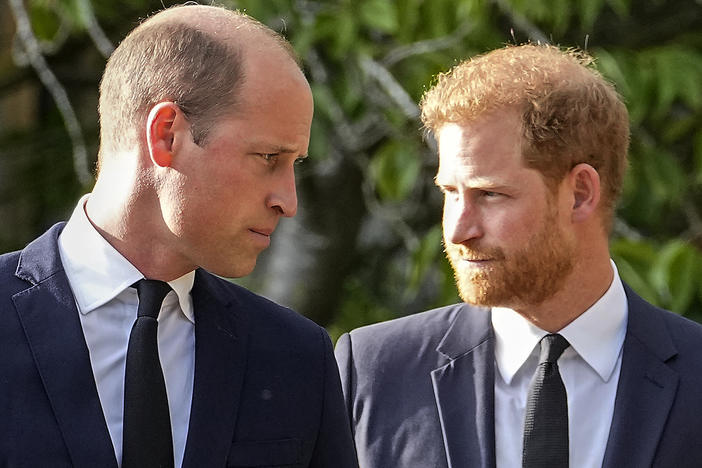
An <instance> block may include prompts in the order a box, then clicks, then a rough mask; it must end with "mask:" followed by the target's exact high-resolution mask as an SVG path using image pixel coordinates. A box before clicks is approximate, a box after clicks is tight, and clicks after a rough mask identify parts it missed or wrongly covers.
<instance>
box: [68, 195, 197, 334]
mask: <svg viewBox="0 0 702 468" xmlns="http://www.w3.org/2000/svg"><path fill="white" fill-rule="evenodd" d="M88 197H89V195H84V196H83V197H82V198H81V199H80V201H79V202H78V205H77V206H76V208H75V210H73V214H72V215H71V218H70V219H69V220H68V223H66V226H65V227H64V229H63V231H62V232H61V234H60V235H59V238H58V246H59V254H60V256H61V263H63V267H64V270H65V271H66V276H67V277H68V282H69V284H70V285H71V289H72V290H73V296H74V297H75V299H76V303H77V304H78V310H79V311H80V313H81V314H84V315H85V314H88V313H90V312H92V311H93V310H95V309H97V308H98V307H100V306H102V305H104V304H106V303H107V302H109V301H111V300H112V299H114V298H115V297H116V296H117V295H118V294H120V293H121V292H122V291H124V290H125V289H127V288H129V287H130V286H131V285H132V284H134V283H135V282H137V281H139V280H140V279H142V278H144V275H142V274H141V272H140V271H139V270H137V268H136V267H135V266H134V265H132V264H131V263H129V261H128V260H127V259H126V258H124V257H123V256H122V255H121V254H120V253H119V252H118V251H117V250H116V249H115V248H114V247H112V246H111V245H110V243H109V242H107V241H106V240H105V238H103V237H102V236H101V235H100V233H99V232H97V230H96V229H95V228H94V227H93V225H92V224H91V223H90V221H89V220H88V216H87V215H86V213H85V203H86V201H87V200H88ZM194 281H195V272H194V271H191V272H189V273H186V274H185V275H183V276H181V277H180V278H176V279H174V280H172V281H169V282H168V284H169V285H170V286H171V288H173V290H174V291H175V294H176V295H177V297H178V302H179V304H180V308H181V310H182V311H183V313H184V314H185V316H186V317H187V318H188V320H190V321H191V322H192V323H195V318H194V314H193V306H192V298H191V296H190V290H191V289H192V287H193V283H194Z"/></svg>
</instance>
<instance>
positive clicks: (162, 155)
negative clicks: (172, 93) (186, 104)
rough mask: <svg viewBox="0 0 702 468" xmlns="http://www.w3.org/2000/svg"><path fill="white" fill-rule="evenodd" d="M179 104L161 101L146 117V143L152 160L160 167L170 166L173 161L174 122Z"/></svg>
mask: <svg viewBox="0 0 702 468" xmlns="http://www.w3.org/2000/svg"><path fill="white" fill-rule="evenodd" d="M177 115H178V106H176V104H175V103H173V102H167V101H166V102H159V103H158V104H156V105H155V106H154V107H152V108H151V111H150V112H149V116H148V117H147V119H146V145H147V148H148V149H149V156H150V157H151V161H153V163H154V164H155V165H157V166H159V167H170V165H171V163H172V161H173V140H174V135H175V132H174V130H175V129H174V122H175V120H176V117H177Z"/></svg>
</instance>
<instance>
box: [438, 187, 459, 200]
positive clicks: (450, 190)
mask: <svg viewBox="0 0 702 468" xmlns="http://www.w3.org/2000/svg"><path fill="white" fill-rule="evenodd" d="M437 187H439V190H441V193H443V194H444V197H447V198H448V197H457V196H458V189H457V188H456V187H454V186H453V185H437Z"/></svg>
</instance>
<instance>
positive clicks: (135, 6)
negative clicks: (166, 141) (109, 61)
mask: <svg viewBox="0 0 702 468" xmlns="http://www.w3.org/2000/svg"><path fill="white" fill-rule="evenodd" d="M171 3H172V2H169V3H168V4H171ZM223 3H224V4H225V5H226V6H229V7H237V8H240V9H242V10H244V11H246V12H247V13H249V14H251V15H252V16H254V17H255V18H257V19H259V20H261V21H262V22H264V23H266V24H268V25H270V26H271V27H273V28H274V29H276V30H278V31H280V32H281V33H282V34H284V35H285V36H286V37H287V38H288V39H289V40H290V41H291V42H292V44H293V45H294V47H295V49H296V51H297V53H298V54H299V56H300V58H301V62H302V64H303V68H304V70H305V72H306V74H307V75H308V78H309V80H310V82H311V85H312V90H313V94H314V99H315V120H314V123H313V128H312V141H311V144H310V151H309V153H310V156H311V158H310V159H311V161H310V163H309V164H308V165H307V166H308V167H307V168H305V172H304V177H302V178H301V180H300V184H301V189H302V190H300V193H307V194H312V195H311V197H310V198H309V199H307V200H304V199H303V200H301V205H302V206H312V205H314V206H315V207H324V209H317V210H316V211H314V212H313V213H309V214H308V221H309V220H311V221H312V222H309V223H307V222H306V224H305V233H304V234H305V235H308V236H309V237H310V239H311V240H310V239H308V240H307V241H306V242H300V243H299V245H300V247H299V248H298V249H297V250H298V251H299V252H294V253H300V252H302V253H304V249H305V247H303V246H305V245H311V246H314V248H316V249H317V250H313V251H310V252H311V253H310V252H307V255H308V257H309V258H312V260H309V258H308V257H305V259H306V260H305V261H311V262H312V264H311V265H310V267H309V268H308V270H307V271H308V272H307V273H306V274H305V275H304V276H302V277H300V278H297V277H295V278H287V277H286V278H281V277H279V276H278V277H275V278H272V279H271V278H269V276H270V275H267V271H266V262H260V263H261V265H259V267H257V270H259V271H260V272H261V273H260V275H261V278H265V280H262V282H261V283H259V286H260V288H259V289H262V290H265V289H266V285H267V284H269V283H267V282H266V281H268V282H281V281H296V282H297V283H295V284H296V286H295V287H294V288H292V289H294V290H295V291H297V293H298V294H297V295H296V296H295V299H294V300H293V299H290V297H291V296H289V297H288V298H287V299H286V298H285V297H280V298H277V299H279V300H281V301H283V302H288V303H289V304H290V305H292V306H293V307H294V308H296V309H298V310H299V311H301V312H302V313H305V314H307V315H311V316H312V315H313V316H315V317H321V319H320V322H322V323H323V324H325V325H327V326H328V327H329V329H330V331H331V332H332V335H334V336H338V335H339V334H340V333H342V332H343V331H345V330H348V329H350V328H353V327H356V326H359V325H363V324H365V323H370V322H374V321H379V320H384V319H388V318H392V317H396V316H400V315H405V314H408V313H412V312H416V311H418V310H421V309H426V308H429V307H433V306H437V305H442V304H446V303H448V302H451V301H455V300H457V297H456V292H455V287H454V284H453V277H452V274H451V270H450V267H449V266H448V263H447V262H446V260H445V259H444V255H443V252H442V245H441V228H440V223H439V218H440V212H441V200H440V196H439V194H438V193H437V192H436V190H435V188H434V187H433V184H432V177H433V175H434V172H435V170H436V155H435V149H433V148H432V146H431V142H430V141H429V142H426V141H423V139H422V135H421V128H420V127H421V125H420V123H419V121H418V114H417V108H416V102H418V101H419V99H420V98H421V96H422V94H423V92H424V91H425V90H426V89H427V87H428V86H429V85H430V84H431V82H432V77H433V76H435V75H436V74H437V73H439V72H442V71H445V70H447V69H449V68H450V67H451V66H453V65H454V64H455V63H457V62H458V61H460V60H463V59H465V58H468V57H470V56H472V55H475V54H478V53H482V52H485V51H487V50H490V49H492V48H495V47H499V46H501V45H502V44H504V43H508V42H514V41H516V42H523V41H525V40H528V39H531V40H543V39H544V38H545V39H547V40H549V41H551V42H553V43H557V44H560V45H562V46H577V45H580V46H584V45H585V44H586V43H587V44H588V49H589V51H590V52H591V53H592V54H593V55H594V56H595V57H596V59H597V67H598V68H599V70H600V71H601V72H602V73H603V75H604V76H606V77H607V78H608V79H610V80H611V81H612V82H613V83H614V84H615V85H616V87H617V89H618V90H619V92H620V93H621V94H622V96H623V97H624V99H625V101H626V103H627V106H628V109H629V113H630V118H631V137H632V142H631V149H630V170H629V173H628V175H627V178H626V181H625V186H624V191H623V195H622V199H621V203H620V207H619V209H618V212H617V218H618V219H617V222H616V223H615V229H614V233H613V237H612V244H611V250H612V257H613V259H614V260H615V262H616V263H617V265H618V269H619V272H620V275H621V276H622V278H623V279H624V280H625V281H627V282H628V283H629V284H630V285H631V286H632V287H633V288H634V289H635V290H636V291H638V292H639V293H640V294H642V295H643V296H644V297H645V298H646V299H648V300H650V301H652V302H654V303H656V304H658V305H660V306H662V307H667V308H670V309H672V310H674V311H676V312H678V313H681V314H684V315H687V316H689V317H691V318H694V319H696V320H702V271H700V270H702V258H700V255H701V254H700V248H702V85H701V83H702V14H700V13H701V11H700V10H701V7H700V6H699V4H698V2H689V1H687V0H669V1H667V2H662V1H661V2H639V3H636V4H634V3H633V2H631V0H495V1H488V0H432V1H426V0H395V1H388V0H318V1H311V0H303V1H300V0H238V1H234V0H228V1H225V2H223ZM30 5H31V15H32V21H33V26H34V28H35V31H36V33H37V35H38V36H40V38H42V39H45V40H51V39H52V38H54V37H55V36H56V34H57V32H58V31H59V29H60V28H61V25H62V24H64V26H65V25H68V26H69V27H70V28H71V34H72V35H73V38H74V41H75V42H74V43H73V44H80V45H81V46H80V47H74V49H81V48H82V50H67V48H66V47H64V48H63V50H62V52H64V53H65V54H66V55H65V56H64V57H57V58H56V62H57V63H58V64H59V65H60V64H62V63H63V67H64V68H70V67H66V65H65V64H66V63H70V64H74V63H76V60H77V59H76V56H77V55H78V54H79V53H82V54H84V55H87V54H89V53H90V52H89V49H90V48H92V45H91V44H90V42H89V41H88V40H87V39H86V35H85V32H84V30H85V28H86V26H87V22H88V20H89V16H87V15H86V10H85V8H86V5H87V7H90V6H91V5H92V6H93V7H94V12H95V14H96V16H97V19H98V21H99V22H100V23H101V24H103V25H104V26H105V27H106V28H107V29H108V31H107V32H108V34H110V35H111V36H110V37H111V38H112V40H113V41H114V42H117V41H118V40H119V39H120V38H121V37H122V35H123V34H124V32H125V31H127V30H129V29H130V28H131V27H133V25H134V24H135V23H136V21H137V19H138V18H143V17H145V16H146V15H147V14H149V13H150V12H151V11H153V10H154V9H158V8H160V1H155V0H154V1H149V0H128V1H125V2H107V1H104V0H93V1H92V2H91V3H88V1H87V0H53V1H52V0H31V2H30ZM69 51H70V52H71V53H70V54H69V53H68V52H69ZM99 65H100V66H102V64H99ZM93 75H95V76H99V70H96V71H94V72H93ZM60 78H63V79H64V80H65V81H68V82H70V81H71V79H74V78H73V77H72V76H71V75H68V74H64V75H63V76H62V77H61V76H60ZM79 82H80V81H79ZM81 84H82V88H86V87H87V86H86V84H85V82H84V81H83V82H81ZM91 86H95V87H96V86H97V83H92V85H91ZM75 95H76V91H73V96H75ZM86 102H89V103H91V104H93V101H90V100H89V99H88V100H86ZM88 115H90V114H88ZM87 120H90V118H88V119H87ZM92 120H93V121H94V120H95V119H94V117H93V119H92ZM26 138H27V140H31V139H32V138H33V134H32V135H27V136H26ZM48 154H51V153H48ZM46 177H47V180H44V181H43V182H41V184H40V185H42V184H43V185H44V186H46V187H50V186H51V187H54V188H53V189H52V190H58V188H57V187H55V185H56V184H59V183H60V184H64V183H65V181H57V180H53V179H51V176H50V175H47V176H46ZM356 178H358V179H359V180H360V181H361V182H360V185H362V190H361V189H359V187H358V186H357V185H359V184H356V185H354V184H344V183H343V182H344V181H348V180H356ZM58 187H62V185H58ZM44 193H51V192H50V191H48V190H47V191H46V192H44ZM43 197H44V199H45V198H46V195H43ZM361 197H362V198H363V200H362V202H359V203H350V202H349V200H355V201H358V200H359V199H360V198H361ZM342 200H345V202H342ZM358 207H360V208H358ZM63 209H64V210H65V207H64V208H63ZM57 211H58V209H57ZM339 212H342V214H343V216H342V217H341V218H340V217H339ZM45 216H47V217H48V216H49V214H48V213H46V214H45ZM340 219H341V221H340ZM341 222H345V223H349V226H346V227H345V228H344V229H343V230H344V231H351V230H352V226H353V229H359V233H358V236H357V237H356V238H355V240H353V241H348V240H347V241H345V242H346V244H344V245H343V246H342V248H338V247H337V244H336V242H338V241H337V239H339V238H340V236H339V230H338V225H339V223H341ZM335 228H336V229H337V230H335ZM353 232H354V234H353V235H354V236H355V230H354V231H353ZM345 239H346V238H345ZM27 240H28V239H27ZM320 246H326V247H325V248H322V247H320ZM276 255H278V256H279V255H282V254H281V253H278V254H276ZM295 261H296V260H295V259H293V260H291V262H293V263H294V262H295ZM329 265H331V267H329ZM317 271H319V272H323V273H320V274H323V275H327V276H328V275H334V277H333V280H334V281H333V282H329V281H327V280H328V279H329V278H326V277H325V278H321V277H320V276H315V272H317ZM322 281H325V283H324V284H327V285H329V284H336V285H338V287H337V288H336V289H335V288H333V287H329V286H328V287H327V288H326V289H325V290H324V291H323V292H322V293H320V294H299V292H300V291H306V290H308V285H309V284H316V283H319V282H322ZM325 295H326V296H332V297H324V296H325ZM299 297H302V298H301V299H299ZM291 302H293V303H291ZM320 309H323V311H324V312H323V314H324V315H320V312H319V310H320Z"/></svg>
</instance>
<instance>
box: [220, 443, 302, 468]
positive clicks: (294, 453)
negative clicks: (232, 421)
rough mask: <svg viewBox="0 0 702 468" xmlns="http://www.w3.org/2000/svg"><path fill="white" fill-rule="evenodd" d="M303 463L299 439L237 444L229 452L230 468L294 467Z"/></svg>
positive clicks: (228, 462)
mask: <svg viewBox="0 0 702 468" xmlns="http://www.w3.org/2000/svg"><path fill="white" fill-rule="evenodd" d="M301 463H302V441H301V440H299V439H279V440H262V441H251V442H236V443H234V444H232V448H231V450H230V451H229V459H228V460H227V466H228V467H229V468H254V467H255V468H273V467H294V466H299V465H300V464H301Z"/></svg>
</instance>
